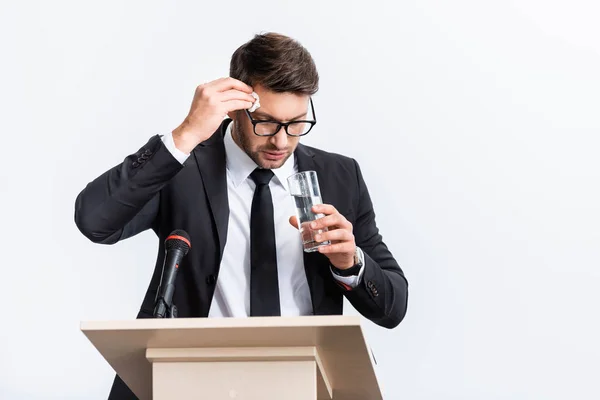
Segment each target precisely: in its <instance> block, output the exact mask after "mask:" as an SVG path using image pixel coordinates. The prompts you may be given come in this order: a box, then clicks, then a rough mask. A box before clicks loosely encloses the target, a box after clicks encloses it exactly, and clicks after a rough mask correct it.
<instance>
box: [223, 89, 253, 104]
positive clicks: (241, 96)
mask: <svg viewBox="0 0 600 400" xmlns="http://www.w3.org/2000/svg"><path fill="white" fill-rule="evenodd" d="M217 98H218V99H219V100H220V101H230V100H244V101H249V102H252V103H254V101H255V100H256V99H255V98H254V97H252V96H251V95H250V94H248V93H246V92H242V91H241V90H237V89H230V90H226V91H224V92H220V93H219V94H218V95H217Z"/></svg>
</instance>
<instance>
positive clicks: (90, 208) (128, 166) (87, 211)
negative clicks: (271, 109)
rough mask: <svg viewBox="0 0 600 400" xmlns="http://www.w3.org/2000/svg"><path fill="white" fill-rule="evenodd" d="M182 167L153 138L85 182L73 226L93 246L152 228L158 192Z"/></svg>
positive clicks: (116, 240) (156, 212) (156, 139)
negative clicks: (102, 172) (122, 159)
mask: <svg viewBox="0 0 600 400" xmlns="http://www.w3.org/2000/svg"><path fill="white" fill-rule="evenodd" d="M182 168H183V166H182V164H181V163H180V162H179V161H177V160H176V159H175V158H174V157H173V155H172V154H171V153H170V152H169V151H168V150H167V148H166V147H165V146H164V144H163V142H162V140H161V138H160V136H158V135H156V136H153V137H152V138H151V139H150V140H149V141H148V143H146V144H145V145H144V146H143V147H142V148H140V149H139V150H138V151H137V152H136V153H134V154H131V155H129V156H127V157H126V158H125V160H124V161H123V162H122V163H121V164H119V165H117V166H115V167H113V168H111V169H110V170H108V171H106V172H105V173H104V174H102V175H100V176H99V177H98V178H96V179H94V180H93V181H92V182H90V183H88V184H87V186H86V187H85V188H84V189H83V190H82V191H81V193H79V195H78V196H77V199H76V200H75V224H76V225H77V228H78V229H79V230H80V231H81V233H83V234H84V235H85V236H86V237H87V238H88V239H90V240H91V241H92V242H95V243H102V244H113V243H116V242H118V241H119V240H122V239H126V238H128V237H131V236H134V235H136V234H138V233H140V232H143V231H145V230H146V229H149V228H151V227H152V225H153V223H154V221H155V219H156V216H157V215H158V210H159V201H160V195H159V192H160V190H161V189H162V188H163V187H164V186H165V185H166V184H167V183H168V182H169V181H170V180H171V179H172V178H173V177H174V176H175V175H176V174H177V173H178V172H179V171H180V170H181V169H182Z"/></svg>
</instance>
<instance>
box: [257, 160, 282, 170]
mask: <svg viewBox="0 0 600 400" xmlns="http://www.w3.org/2000/svg"><path fill="white" fill-rule="evenodd" d="M284 163H285V160H281V161H272V160H264V159H263V160H261V162H260V163H259V166H260V167H261V168H264V169H277V168H281V166H282V165H283V164H284Z"/></svg>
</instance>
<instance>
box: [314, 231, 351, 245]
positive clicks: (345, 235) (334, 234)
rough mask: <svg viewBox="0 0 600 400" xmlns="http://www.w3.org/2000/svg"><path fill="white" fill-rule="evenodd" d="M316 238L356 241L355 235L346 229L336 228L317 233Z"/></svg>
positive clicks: (318, 239) (318, 240)
mask: <svg viewBox="0 0 600 400" xmlns="http://www.w3.org/2000/svg"><path fill="white" fill-rule="evenodd" d="M315 240H316V241H317V242H325V241H327V240H331V241H332V242H334V241H340V242H354V235H353V234H352V232H350V231H348V230H346V229H334V230H331V231H327V232H323V233H319V234H318V235H315Z"/></svg>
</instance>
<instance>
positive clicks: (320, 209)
mask: <svg viewBox="0 0 600 400" xmlns="http://www.w3.org/2000/svg"><path fill="white" fill-rule="evenodd" d="M312 209H313V211H314V212H316V213H321V214H325V215H329V214H335V213H337V212H338V211H337V210H336V208H335V207H334V206H332V205H331V204H316V205H314V206H313V208H312Z"/></svg>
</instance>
